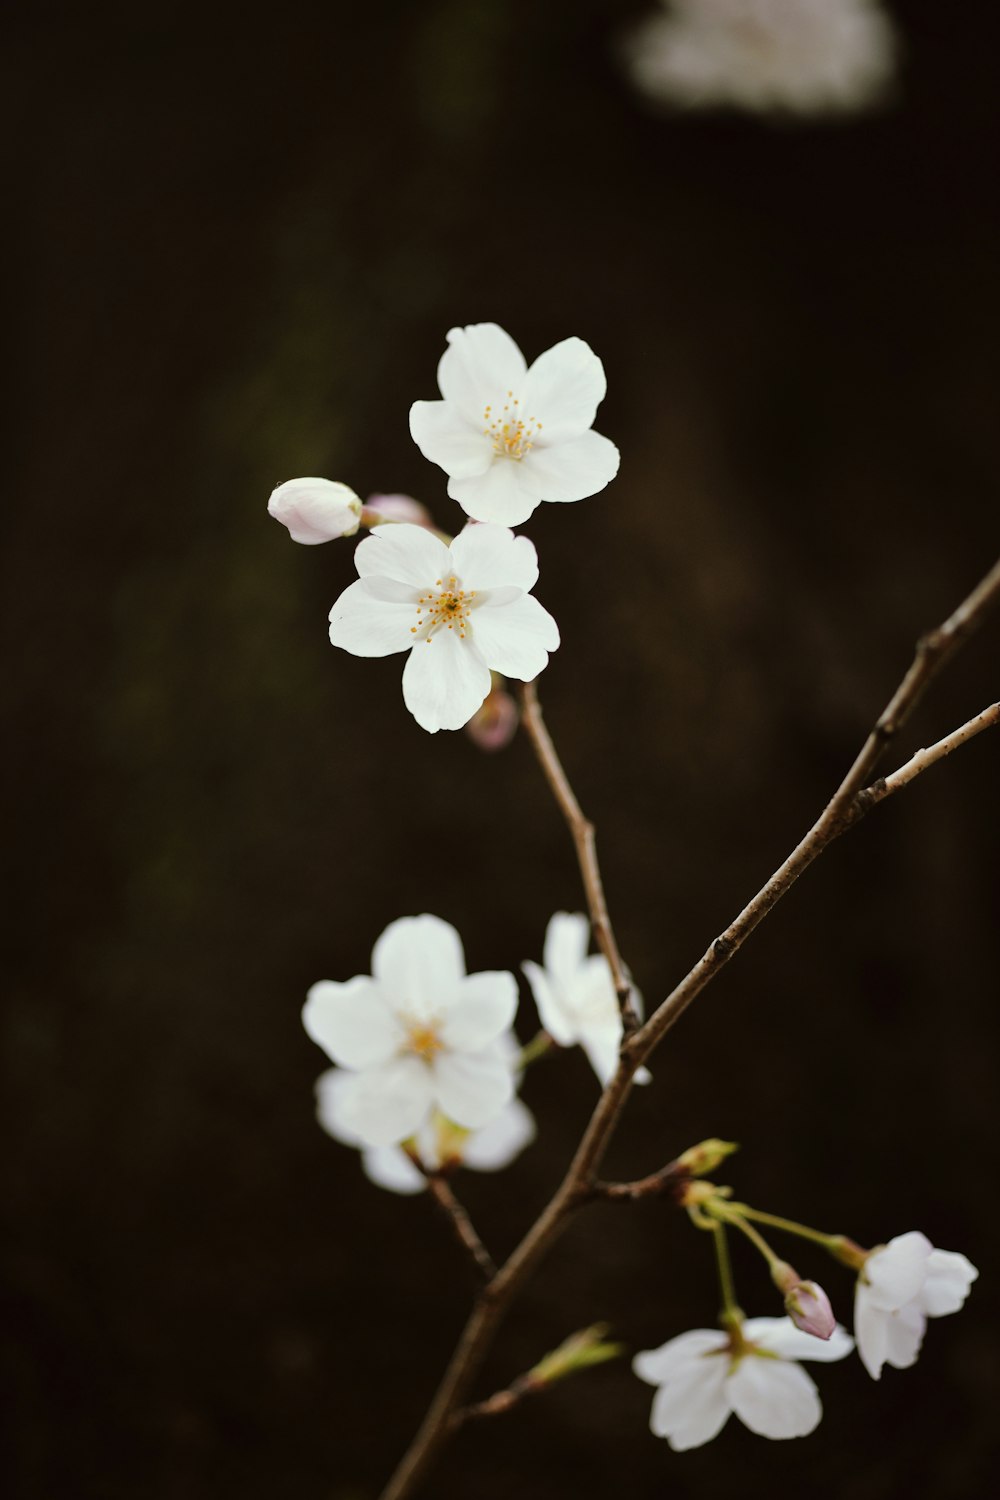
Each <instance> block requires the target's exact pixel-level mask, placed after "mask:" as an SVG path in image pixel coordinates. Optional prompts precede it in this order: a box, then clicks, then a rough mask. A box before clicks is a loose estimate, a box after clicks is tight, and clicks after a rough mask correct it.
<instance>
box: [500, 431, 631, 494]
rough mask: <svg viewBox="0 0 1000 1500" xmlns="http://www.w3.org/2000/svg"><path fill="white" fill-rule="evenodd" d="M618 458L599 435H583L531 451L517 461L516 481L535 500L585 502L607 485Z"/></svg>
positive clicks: (608, 441)
mask: <svg viewBox="0 0 1000 1500" xmlns="http://www.w3.org/2000/svg"><path fill="white" fill-rule="evenodd" d="M620 462H621V455H620V454H619V452H618V449H617V448H616V447H615V445H614V443H612V442H611V441H610V440H609V439H608V438H606V437H601V435H600V433H599V432H583V433H581V434H580V436H579V437H574V438H570V439H569V440H568V441H566V442H563V443H552V444H551V445H550V444H549V443H546V444H545V445H544V447H543V446H538V447H535V448H532V450H531V452H530V453H528V454H527V455H526V456H525V457H524V458H523V459H522V461H521V470H522V472H521V474H520V475H519V482H520V485H521V488H522V489H523V490H525V491H526V492H527V493H528V494H529V495H536V496H537V497H538V499H539V500H555V501H560V502H565V501H570V500H586V498H587V496H588V495H596V494H597V492H598V491H599V490H603V489H604V487H605V486H606V485H608V484H610V483H611V481H612V479H614V477H615V475H616V474H617V473H618V466H619V463H620Z"/></svg>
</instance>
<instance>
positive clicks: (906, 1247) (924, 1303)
mask: <svg viewBox="0 0 1000 1500" xmlns="http://www.w3.org/2000/svg"><path fill="white" fill-rule="evenodd" d="M978 1275H979V1272H978V1270H977V1269H976V1267H975V1266H974V1265H973V1264H972V1262H971V1261H970V1260H967V1259H966V1257H965V1256H964V1255H961V1254H959V1253H958V1251H954V1250H935V1248H934V1246H933V1245H932V1244H931V1242H930V1240H929V1239H928V1238H927V1236H926V1235H925V1234H921V1233H920V1231H919V1229H911V1230H910V1231H909V1233H907V1234H900V1235H897V1236H896V1238H895V1239H892V1240H890V1241H889V1243H888V1244H887V1245H880V1246H878V1247H877V1248H876V1249H875V1250H873V1251H872V1252H871V1254H870V1255H869V1256H868V1258H867V1260H866V1261H865V1263H864V1266H863V1267H862V1269H861V1273H860V1275H859V1276H858V1283H857V1289H856V1291H855V1297H854V1336H855V1338H856V1339H857V1341H858V1353H859V1355H860V1356H861V1362H862V1364H863V1365H864V1367H865V1369H866V1370H867V1371H868V1373H869V1375H870V1376H871V1377H872V1379H873V1380H878V1379H879V1377H880V1376H881V1374H882V1366H883V1365H886V1364H889V1365H892V1366H894V1368H895V1369H897V1370H905V1369H908V1368H909V1366H910V1365H912V1364H914V1363H915V1362H916V1358H917V1355H918V1354H919V1353H920V1345H921V1344H922V1343H923V1338H924V1330H925V1329H926V1327H927V1319H928V1318H943V1317H945V1316H946V1315H947V1314H948V1313H954V1312H958V1310H959V1308H960V1307H961V1306H962V1304H963V1303H964V1301H965V1299H966V1297H967V1296H968V1295H969V1291H970V1288H971V1286H972V1283H973V1282H974V1281H975V1280H976V1277H977V1276H978Z"/></svg>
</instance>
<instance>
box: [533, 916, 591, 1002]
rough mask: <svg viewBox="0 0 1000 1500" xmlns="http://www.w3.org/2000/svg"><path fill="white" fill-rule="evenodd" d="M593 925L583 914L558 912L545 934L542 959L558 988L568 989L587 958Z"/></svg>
mask: <svg viewBox="0 0 1000 1500" xmlns="http://www.w3.org/2000/svg"><path fill="white" fill-rule="evenodd" d="M589 942H590V923H589V922H588V921H587V918H586V917H585V916H583V915H582V914H581V913H580V912H568V911H557V912H556V913H555V915H554V916H553V917H552V918H551V919H550V921H549V925H548V927H547V928H546V930H545V947H544V949H543V952H542V959H543V962H544V964H545V967H546V969H547V971H548V972H549V974H551V975H552V978H553V979H554V980H555V981H556V983H557V984H560V985H563V986H568V985H571V984H572V982H573V980H574V979H575V978H576V975H577V971H578V970H579V968H580V966H581V965H582V963H583V961H584V959H585V958H586V956H587V946H588V944H589Z"/></svg>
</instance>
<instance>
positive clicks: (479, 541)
mask: <svg viewBox="0 0 1000 1500" xmlns="http://www.w3.org/2000/svg"><path fill="white" fill-rule="evenodd" d="M451 555H452V558H453V560H454V563H455V571H456V572H457V573H458V574H459V576H460V577H461V579H462V582H463V584H464V586H465V587H466V588H472V589H495V588H502V587H504V586H505V585H510V584H513V585H514V586H515V587H516V588H519V589H523V590H524V592H525V593H526V594H527V593H528V592H530V590H531V589H533V588H534V586H535V584H536V583H537V582H538V554H537V552H536V551H535V547H534V543H533V542H530V541H529V540H528V538H527V537H526V536H515V535H514V533H513V532H512V531H511V530H509V528H508V527H506V526H491V525H488V524H486V525H483V524H476V525H466V526H464V527H463V528H462V530H461V531H460V532H459V533H458V536H457V537H456V538H455V540H454V541H453V542H452V544H451Z"/></svg>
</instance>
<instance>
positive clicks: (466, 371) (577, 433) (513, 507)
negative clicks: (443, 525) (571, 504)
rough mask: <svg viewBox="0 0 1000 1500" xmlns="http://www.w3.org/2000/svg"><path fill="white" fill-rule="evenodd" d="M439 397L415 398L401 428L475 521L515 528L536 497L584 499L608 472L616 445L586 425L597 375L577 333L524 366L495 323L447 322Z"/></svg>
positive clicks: (592, 412) (600, 374) (613, 468)
mask: <svg viewBox="0 0 1000 1500" xmlns="http://www.w3.org/2000/svg"><path fill="white" fill-rule="evenodd" d="M438 386H439V388H440V391H441V395H442V397H443V398H444V399H443V400H441V401H415V402H414V403H413V406H412V407H411V408H410V432H411V434H412V435H413V440H414V442H415V443H416V444H417V447H418V448H419V449H420V451H421V453H422V454H423V455H424V457H425V458H429V459H430V460H431V462H432V463H435V464H438V465H439V467H440V468H442V469H444V471H445V473H446V474H447V475H448V494H449V495H450V496H451V498H452V499H453V500H457V501H458V503H459V505H461V507H462V509H463V510H464V511H465V512H466V513H467V514H468V515H470V516H473V517H474V518H475V519H476V520H477V521H497V522H500V523H501V524H502V525H504V526H518V525H520V523H521V522H522V521H526V520H527V519H528V517H529V516H530V515H531V513H532V511H533V510H534V509H535V507H536V506H537V505H538V504H539V502H540V501H542V500H557V501H569V500H584V499H586V497H587V496H588V495H596V494H597V492H598V490H603V489H604V487H605V485H606V484H609V483H610V481H611V480H612V479H614V477H615V475H616V474H617V472H618V449H617V448H616V447H615V445H614V443H612V442H609V441H608V439H607V438H605V437H601V436H600V434H599V433H596V432H593V431H591V428H592V427H593V424H594V417H595V416H596V414H597V408H598V406H599V405H600V403H601V401H602V400H603V399H604V393H605V391H606V389H607V382H606V381H605V378H604V366H603V365H602V364H601V361H600V360H599V359H598V357H597V355H596V354H595V353H594V351H593V350H592V349H591V348H590V346H589V345H588V344H585V343H584V341H583V339H578V338H571V339H563V341H562V343H559V344H555V345H554V346H553V347H552V348H551V349H547V350H546V352H545V353H544V354H540V355H539V357H538V358H537V359H536V360H535V362H534V364H533V365H532V366H531V368H530V369H529V368H528V366H527V363H526V362H525V358H524V355H523V354H522V353H521V351H520V349H519V348H518V347H517V345H516V344H515V343H514V340H513V339H512V338H511V336H510V334H509V333H505V332H504V330H503V329H502V328H499V327H498V326H497V325H496V323H472V324H470V325H469V326H468V327H466V328H453V329H452V330H451V332H450V333H449V334H448V348H447V349H446V350H445V352H444V354H443V355H442V356H441V360H440V363H439V364H438Z"/></svg>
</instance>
